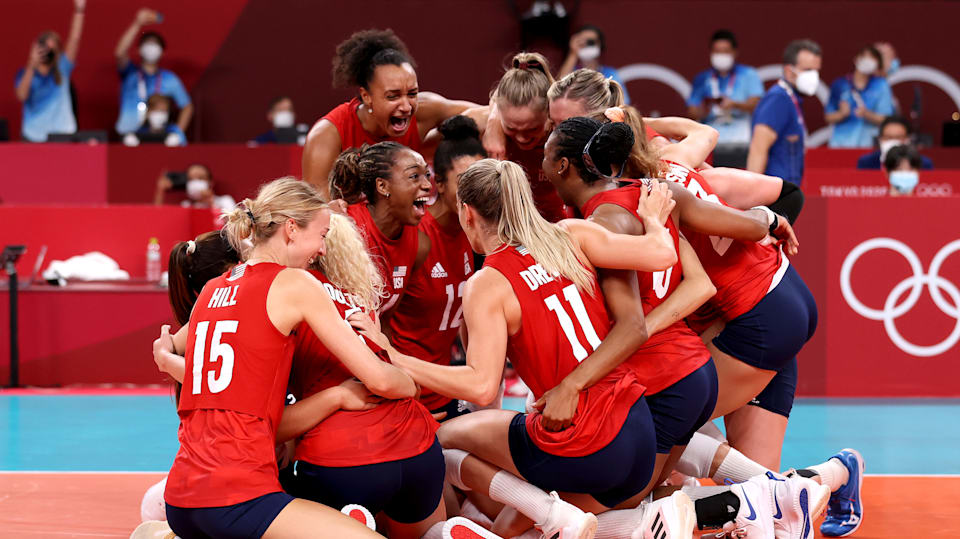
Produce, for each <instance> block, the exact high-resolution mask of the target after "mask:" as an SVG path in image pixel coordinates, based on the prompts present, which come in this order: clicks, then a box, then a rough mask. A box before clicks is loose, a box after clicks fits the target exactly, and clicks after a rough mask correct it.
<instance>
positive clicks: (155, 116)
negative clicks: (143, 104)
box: [147, 110, 170, 129]
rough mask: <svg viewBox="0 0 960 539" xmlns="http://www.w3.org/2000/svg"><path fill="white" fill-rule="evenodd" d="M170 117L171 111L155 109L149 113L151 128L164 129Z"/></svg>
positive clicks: (148, 118) (148, 119)
mask: <svg viewBox="0 0 960 539" xmlns="http://www.w3.org/2000/svg"><path fill="white" fill-rule="evenodd" d="M169 119H170V113H169V112H167V111H165V110H154V111H151V112H148V113H147V123H149V124H150V128H151V129H163V128H164V127H165V126H166V125H167V120H169Z"/></svg>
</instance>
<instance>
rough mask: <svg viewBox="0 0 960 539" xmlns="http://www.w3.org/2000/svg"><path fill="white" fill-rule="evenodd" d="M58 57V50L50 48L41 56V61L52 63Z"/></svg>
mask: <svg viewBox="0 0 960 539" xmlns="http://www.w3.org/2000/svg"><path fill="white" fill-rule="evenodd" d="M56 57H57V52H56V51H54V50H53V49H48V50H47V52H46V53H44V55H43V56H42V57H41V58H40V61H41V62H43V63H44V64H47V65H50V64H52V63H53V59H54V58H56Z"/></svg>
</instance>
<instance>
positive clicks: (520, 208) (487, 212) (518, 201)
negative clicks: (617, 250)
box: [457, 159, 594, 294]
mask: <svg viewBox="0 0 960 539" xmlns="http://www.w3.org/2000/svg"><path fill="white" fill-rule="evenodd" d="M457 196H458V197H459V198H460V200H461V201H462V202H463V203H464V204H467V205H469V206H471V207H473V208H474V209H475V210H476V211H477V213H479V214H480V216H481V217H483V218H484V219H486V220H488V221H490V222H491V223H497V236H498V239H499V240H500V241H502V242H503V243H506V244H508V245H513V246H519V245H522V246H524V247H526V248H527V250H528V251H530V256H532V257H533V259H534V260H536V261H537V263H538V264H540V265H541V266H542V267H543V269H544V270H546V271H547V272H548V273H550V274H552V275H562V276H563V277H566V278H567V279H569V280H571V281H573V282H574V283H575V284H576V285H577V288H579V289H580V290H581V291H586V292H588V293H591V294H592V293H593V283H594V276H593V274H592V273H591V272H590V271H589V270H588V269H587V268H586V267H584V265H583V263H582V262H581V261H580V259H579V258H578V257H577V254H576V250H575V249H574V246H573V241H572V239H571V238H570V234H569V233H568V232H567V231H566V230H564V229H562V228H560V227H559V226H557V225H555V224H552V223H550V222H548V221H547V220H546V219H544V218H543V217H541V216H540V213H539V212H538V211H537V208H536V206H535V205H534V202H533V192H532V191H531V190H530V181H529V180H528V179H527V175H526V173H525V172H524V171H523V168H522V167H521V166H520V165H518V164H516V163H514V162H511V161H498V160H495V159H481V160H480V161H477V162H476V163H474V164H472V165H470V167H469V168H467V170H466V171H465V172H464V173H463V174H462V175H461V176H460V183H459V185H458V189H457Z"/></svg>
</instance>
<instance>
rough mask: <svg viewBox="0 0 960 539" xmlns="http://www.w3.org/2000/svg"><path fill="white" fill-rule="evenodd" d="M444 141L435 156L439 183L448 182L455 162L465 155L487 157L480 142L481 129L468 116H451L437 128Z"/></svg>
mask: <svg viewBox="0 0 960 539" xmlns="http://www.w3.org/2000/svg"><path fill="white" fill-rule="evenodd" d="M437 130H438V131H440V134H441V135H443V140H441V141H440V144H437V151H436V152H435V153H434V154H433V171H434V172H435V173H436V176H435V179H436V181H437V183H443V182H445V181H447V173H448V172H450V169H452V168H453V161H454V160H455V159H457V158H458V157H463V156H465V155H478V156H480V157H486V156H487V152H486V150H484V149H483V144H482V143H481V142H480V129H478V128H477V123H476V122H474V121H473V120H472V119H470V118H468V117H466V116H451V117H449V118H447V119H446V120H444V121H443V123H442V124H440V127H438V128H437Z"/></svg>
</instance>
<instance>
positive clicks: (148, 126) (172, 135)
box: [123, 94, 187, 146]
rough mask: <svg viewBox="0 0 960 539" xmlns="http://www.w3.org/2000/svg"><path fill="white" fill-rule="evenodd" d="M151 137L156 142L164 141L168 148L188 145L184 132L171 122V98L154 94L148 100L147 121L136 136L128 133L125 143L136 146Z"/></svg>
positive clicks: (124, 139)
mask: <svg viewBox="0 0 960 539" xmlns="http://www.w3.org/2000/svg"><path fill="white" fill-rule="evenodd" d="M149 135H153V138H155V140H156V142H160V141H163V143H164V144H166V145H167V146H186V145H187V137H186V136H184V134H183V131H181V130H180V127H179V126H178V125H177V124H175V123H172V122H171V121H170V98H169V97H167V96H165V95H161V94H153V95H151V96H150V97H149V98H147V118H146V120H144V122H143V125H141V126H140V128H139V129H137V132H136V134H135V135H134V134H132V133H127V134H126V135H125V136H124V138H123V142H124V144H127V145H128V146H136V145H137V144H139V143H140V142H141V141H143V140H144V139H146V138H148V136H149ZM131 137H132V138H131Z"/></svg>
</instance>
